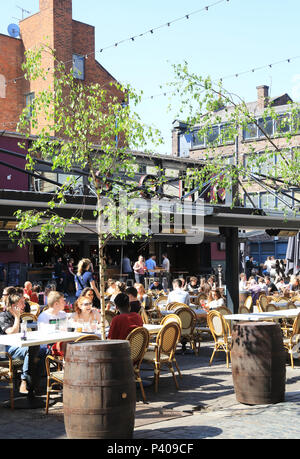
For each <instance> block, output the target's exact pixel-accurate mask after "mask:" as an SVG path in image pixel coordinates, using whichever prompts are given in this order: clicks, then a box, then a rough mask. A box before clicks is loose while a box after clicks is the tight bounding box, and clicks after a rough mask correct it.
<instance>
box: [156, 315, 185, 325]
mask: <svg viewBox="0 0 300 459" xmlns="http://www.w3.org/2000/svg"><path fill="white" fill-rule="evenodd" d="M169 322H176V323H178V325H179V326H180V328H181V327H182V324H181V319H180V317H179V316H178V315H177V314H168V315H167V316H165V317H164V318H163V319H162V320H161V322H160V325H165V324H167V323H169Z"/></svg>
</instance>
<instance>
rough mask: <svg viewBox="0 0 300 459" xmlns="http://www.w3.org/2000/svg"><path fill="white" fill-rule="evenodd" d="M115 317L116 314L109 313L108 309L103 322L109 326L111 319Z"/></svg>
mask: <svg viewBox="0 0 300 459" xmlns="http://www.w3.org/2000/svg"><path fill="white" fill-rule="evenodd" d="M115 316H116V314H115V313H114V312H113V311H111V310H110V309H108V310H106V311H105V322H107V325H108V326H110V324H111V321H112V320H113V318H114V317H115Z"/></svg>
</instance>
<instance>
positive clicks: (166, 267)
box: [161, 253, 170, 273]
mask: <svg viewBox="0 0 300 459" xmlns="http://www.w3.org/2000/svg"><path fill="white" fill-rule="evenodd" d="M162 257H163V261H162V264H161V266H162V267H163V268H164V270H165V271H166V272H167V273H169V272H170V260H169V259H168V257H167V254H166V253H163V255H162Z"/></svg>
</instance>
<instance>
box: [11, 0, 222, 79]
mask: <svg viewBox="0 0 300 459" xmlns="http://www.w3.org/2000/svg"><path fill="white" fill-rule="evenodd" d="M225 1H227V2H228V1H229V0H218V1H216V2H214V3H212V4H211V5H209V7H213V6H217V5H219V4H220V3H224V2H225ZM206 9H208V7H207V6H206V7H204V8H200V9H198V10H196V11H192V12H191V13H188V14H185V15H184V16H181V17H179V18H177V19H174V20H172V21H169V22H167V23H166V24H162V25H160V26H157V27H153V28H152V29H150V30H148V31H146V32H143V33H140V34H139V35H135V36H132V37H129V38H126V39H124V40H120V41H118V42H115V43H114V44H112V45H109V46H106V47H104V48H101V49H99V50H96V51H91V52H89V53H86V54H85V59H87V58H88V56H90V55H94V54H95V53H98V52H99V53H102V52H103V51H106V50H108V49H111V48H116V47H117V46H118V45H120V44H121V43H125V42H127V41H135V38H138V37H143V36H145V35H146V34H152V35H153V34H154V31H156V30H159V29H162V28H163V27H170V26H171V24H174V23H175V22H178V21H181V20H183V19H186V18H187V19H189V17H190V16H192V15H195V14H198V13H200V12H202V11H204V10H206ZM68 63H72V59H70V60H68V61H65V62H63V64H68ZM21 78H24V77H21ZM12 81H13V80H12ZM10 82H11V81H8V82H7V83H10Z"/></svg>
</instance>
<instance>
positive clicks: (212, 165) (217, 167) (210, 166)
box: [170, 62, 300, 212]
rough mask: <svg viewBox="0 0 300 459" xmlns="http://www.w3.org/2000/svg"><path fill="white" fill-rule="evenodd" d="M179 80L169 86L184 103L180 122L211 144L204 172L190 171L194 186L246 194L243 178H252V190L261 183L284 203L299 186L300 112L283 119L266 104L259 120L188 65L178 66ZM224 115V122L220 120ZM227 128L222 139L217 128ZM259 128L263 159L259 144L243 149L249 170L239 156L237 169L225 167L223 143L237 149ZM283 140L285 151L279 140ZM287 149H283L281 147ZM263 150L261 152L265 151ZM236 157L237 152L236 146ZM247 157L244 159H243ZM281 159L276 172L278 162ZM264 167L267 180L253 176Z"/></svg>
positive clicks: (292, 111)
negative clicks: (243, 137)
mask: <svg viewBox="0 0 300 459" xmlns="http://www.w3.org/2000/svg"><path fill="white" fill-rule="evenodd" d="M174 73H175V78H174V81H173V82H172V83H170V86H171V87H173V88H174V89H175V90H176V92H175V91H174V93H175V94H176V95H177V97H179V99H180V108H179V113H178V114H177V116H178V117H179V118H180V119H181V120H182V121H184V122H185V123H186V126H187V132H190V133H191V134H192V135H194V136H195V135H196V136H198V138H200V139H201V138H202V139H204V138H205V139H206V143H205V146H206V148H205V153H203V155H202V159H203V160H204V167H203V168H201V169H200V170H190V171H187V173H188V175H189V177H190V179H191V182H193V183H195V181H196V182H197V183H198V185H199V187H200V189H201V187H202V186H203V185H205V183H207V180H208V177H209V178H210V179H211V185H212V187H214V186H216V187H217V188H219V189H222V188H224V189H226V188H230V187H231V186H233V187H236V189H238V188H239V187H240V186H242V188H243V191H244V192H245V193H246V194H247V190H246V186H245V185H242V184H241V178H242V177H247V178H248V184H247V187H248V188H249V186H250V185H253V183H254V182H255V181H257V182H258V183H259V184H260V186H264V187H266V189H269V190H271V191H273V192H276V193H279V194H280V193H282V194H283V197H284V195H285V194H287V190H290V188H291V187H295V188H299V186H300V148H299V143H298V146H297V148H293V156H291V155H290V150H291V148H292V147H295V142H294V139H295V136H296V135H298V136H300V106H299V104H296V103H289V110H288V112H287V113H286V114H285V115H282V114H279V113H278V112H277V111H276V109H275V107H274V106H273V104H272V101H271V100H269V101H266V107H265V109H264V111H263V113H262V114H261V115H260V120H257V118H256V117H255V114H254V113H252V112H251V111H250V110H249V108H248V106H247V104H246V103H245V102H244V100H242V98H240V97H239V96H238V95H235V94H233V93H230V92H229V91H227V90H226V89H225V88H224V86H223V83H222V81H219V82H217V83H216V82H213V81H212V79H211V78H210V77H206V78H204V77H202V76H201V75H198V74H195V73H192V72H190V70H189V68H188V64H187V63H186V62H185V63H184V64H179V65H174ZM221 113H222V117H221V116H220V115H221ZM221 122H222V124H223V126H225V128H224V130H223V131H222V134H221V135H222V139H221V142H220V136H216V135H214V132H213V126H214V125H216V124H217V123H221ZM270 122H271V123H274V125H275V126H276V132H274V133H272V135H270V134H269V133H268V123H270ZM252 127H254V129H257V130H258V131H257V132H259V133H260V134H261V135H262V137H264V139H265V144H264V151H263V153H262V152H261V151H259V153H260V154H258V151H257V149H256V148H257V147H256V145H255V142H249V143H245V144H244V149H245V151H246V154H247V158H248V161H247V164H246V165H245V164H243V162H241V161H240V158H239V157H238V155H236V157H235V162H234V164H233V165H232V164H225V163H224V156H222V154H220V147H219V146H220V143H222V144H225V145H226V143H232V144H234V143H235V142H236V140H237V137H238V135H239V134H240V133H241V132H242V131H244V132H247V131H249V129H251V128H252ZM279 139H280V144H281V145H280V146H279V142H278V140H279ZM283 139H284V142H283ZM282 143H284V146H283V147H282ZM260 149H261V146H260ZM233 151H234V146H233ZM244 154H245V153H244ZM275 156H276V157H277V163H276V167H274V166H273V167H270V165H271V164H275V162H274V158H275ZM262 167H265V168H267V170H268V173H267V174H262V173H253V172H252V171H253V170H258V169H259V168H262ZM239 201H240V195H239V194H238V193H236V195H235V200H234V203H238V202H239ZM295 202H296V203H297V205H294V208H293V211H294V212H297V211H299V209H300V207H299V203H300V200H299V199H297V198H296V199H295Z"/></svg>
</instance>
